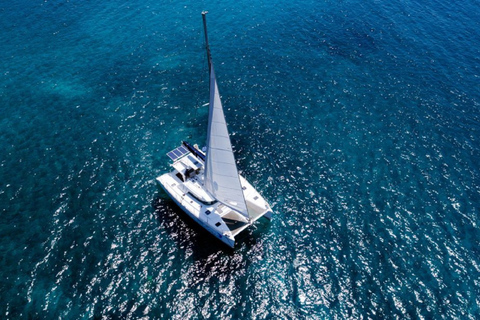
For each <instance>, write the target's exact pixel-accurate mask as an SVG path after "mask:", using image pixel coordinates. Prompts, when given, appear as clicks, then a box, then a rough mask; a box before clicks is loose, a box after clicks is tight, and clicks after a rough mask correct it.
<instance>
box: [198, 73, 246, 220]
mask: <svg viewBox="0 0 480 320" xmlns="http://www.w3.org/2000/svg"><path fill="white" fill-rule="evenodd" d="M209 108H210V112H209V116H208V133H207V157H206V161H205V187H206V189H207V190H208V191H209V192H210V193H211V194H212V195H213V196H214V197H215V199H217V200H218V201H220V202H222V203H223V204H225V205H227V206H229V207H231V208H232V209H234V210H236V211H238V212H240V213H241V214H242V215H244V216H245V217H247V218H248V211H247V205H246V203H245V198H244V196H243V190H242V186H241V184H240V178H239V176H238V170H237V165H236V163H235V157H234V155H233V150H232V144H231V142H230V136H229V135H228V129H227V123H226V122H225V115H224V114H223V107H222V102H221V100H220V94H219V93H218V87H217V80H216V78H215V72H214V70H213V65H210V107H209Z"/></svg>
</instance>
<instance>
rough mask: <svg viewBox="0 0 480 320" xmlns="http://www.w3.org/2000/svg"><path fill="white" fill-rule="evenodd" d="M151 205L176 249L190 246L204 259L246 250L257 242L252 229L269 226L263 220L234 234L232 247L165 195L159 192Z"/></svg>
mask: <svg viewBox="0 0 480 320" xmlns="http://www.w3.org/2000/svg"><path fill="white" fill-rule="evenodd" d="M152 207H153V209H154V210H155V215H156V218H157V220H158V221H159V223H160V227H161V228H165V230H166V231H167V233H168V234H169V235H170V236H171V237H172V239H173V240H174V241H175V242H176V243H177V245H178V247H179V248H182V247H183V248H185V249H191V250H192V251H193V253H194V255H195V256H197V257H198V258H200V259H201V258H206V257H208V256H210V255H211V254H213V253H218V252H223V253H224V254H227V255H233V254H234V253H235V251H236V250H238V249H240V248H243V247H246V248H243V249H246V250H247V251H248V250H250V249H251V248H254V247H255V246H257V245H259V244H260V243H259V241H258V240H257V236H258V235H256V233H257V232H255V230H256V229H257V228H258V227H259V228H261V229H263V228H264V227H267V228H268V226H269V223H268V222H266V223H265V226H263V223H259V224H258V226H257V225H254V226H251V227H250V228H249V229H247V230H244V231H243V232H241V233H240V234H238V235H237V236H236V237H235V240H236V245H235V248H234V249H232V248H230V247H229V246H227V245H225V244H224V243H223V242H221V241H219V240H218V239H217V238H216V237H215V236H213V235H212V234H211V233H209V232H208V231H206V230H205V229H204V228H202V227H201V226H199V225H198V223H196V222H195V221H194V220H193V219H192V218H190V217H189V216H188V215H187V214H186V213H185V212H183V210H182V209H180V208H179V207H178V206H177V205H176V204H175V202H174V201H173V200H171V199H170V198H169V197H168V195H167V194H164V193H163V192H160V193H159V194H157V196H156V197H155V198H154V199H153V200H152Z"/></svg>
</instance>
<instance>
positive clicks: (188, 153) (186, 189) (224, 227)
mask: <svg viewBox="0 0 480 320" xmlns="http://www.w3.org/2000/svg"><path fill="white" fill-rule="evenodd" d="M206 13H207V12H202V18H203V27H204V31H205V42H206V49H207V58H208V69H209V74H210V102H209V117H208V129H207V143H206V148H204V149H202V150H200V148H199V147H198V146H197V145H192V144H190V143H188V142H186V141H183V142H182V145H181V146H180V147H178V148H176V149H174V150H172V151H170V152H168V153H167V155H168V157H169V158H170V159H171V160H172V161H173V163H172V164H171V166H172V167H173V171H171V172H168V173H165V174H163V175H161V176H160V177H158V178H156V180H157V182H158V183H159V184H160V186H161V187H162V188H163V189H164V190H165V192H166V193H167V194H168V195H169V196H170V197H171V198H172V199H173V201H174V202H175V203H176V204H177V205H178V206H179V207H180V208H181V209H182V210H183V211H185V213H187V214H188V216H190V217H191V218H192V219H193V220H194V221H196V222H197V223H198V224H199V225H200V226H202V227H203V228H204V229H206V230H207V231H208V232H210V233H211V234H212V235H214V236H215V237H216V238H218V239H219V240H221V241H222V242H223V243H225V244H226V245H228V246H229V247H231V248H233V247H234V245H235V237H236V236H237V235H238V234H239V233H240V232H242V231H243V230H245V229H246V228H248V227H250V226H251V225H252V224H253V223H254V222H255V221H256V220H258V219H259V218H261V217H265V218H267V219H269V220H270V219H271V218H272V214H273V211H272V209H271V208H270V205H269V204H268V203H267V201H266V200H265V199H264V198H263V197H262V196H261V195H260V193H259V192H258V191H257V190H256V189H255V188H254V187H253V186H252V185H251V184H250V183H249V182H248V181H247V180H246V179H245V178H244V177H242V176H241V175H240V174H239V173H238V169H237V165H236V161H235V156H234V154H233V150H232V144H231V141H230V136H229V133H228V128H227V123H226V121H225V115H224V113H223V106H222V101H221V99H220V94H219V92H218V86H217V79H216V77H215V71H214V68H213V63H212V58H211V54H210V47H209V44H208V35H207V23H206Z"/></svg>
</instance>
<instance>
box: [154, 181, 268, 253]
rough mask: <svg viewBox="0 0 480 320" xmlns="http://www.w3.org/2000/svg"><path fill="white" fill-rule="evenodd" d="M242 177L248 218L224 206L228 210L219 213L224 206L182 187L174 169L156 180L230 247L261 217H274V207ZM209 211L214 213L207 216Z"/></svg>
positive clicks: (205, 227)
mask: <svg viewBox="0 0 480 320" xmlns="http://www.w3.org/2000/svg"><path fill="white" fill-rule="evenodd" d="M240 180H241V183H242V185H243V186H244V187H245V189H244V192H245V198H246V199H245V200H246V204H247V208H248V211H249V215H250V220H249V221H247V220H245V219H244V218H243V217H242V216H241V215H240V214H239V213H237V212H235V211H233V210H231V209H229V208H226V207H225V206H224V209H223V211H226V212H224V213H223V214H220V212H221V211H222V209H220V206H221V205H220V204H219V203H217V204H214V205H211V206H208V205H207V206H206V205H203V204H201V203H200V202H198V201H197V200H195V199H194V198H193V197H191V196H189V195H188V194H186V193H187V192H186V191H185V190H182V189H181V188H182V182H181V181H180V180H179V179H178V178H177V177H176V175H175V172H170V173H165V174H163V175H162V176H160V177H158V178H157V179H156V181H157V183H158V184H159V185H160V186H161V188H162V189H163V190H164V191H165V192H166V193H167V194H168V196H169V197H170V198H171V199H172V200H173V201H174V202H175V203H176V204H177V206H178V207H179V208H180V209H182V210H183V211H184V212H185V213H186V214H187V215H188V216H189V217H190V218H192V219H193V220H194V221H195V222H196V223H198V224H199V225H200V226H201V227H203V228H204V229H205V230H207V231H208V232H210V233H211V234H212V235H213V236H215V238H217V239H219V240H220V241H222V242H223V243H225V244H226V245H227V246H229V247H231V248H233V247H234V245H235V236H236V235H238V234H239V233H240V232H242V231H243V230H245V229H247V228H248V227H250V226H251V225H252V224H253V223H254V222H255V221H256V220H258V219H259V218H261V217H265V218H267V219H269V220H270V219H271V217H272V210H271V209H270V207H269V206H268V204H267V203H266V202H265V200H264V199H263V197H262V196H261V195H260V194H259V193H258V192H257V191H256V190H255V189H254V188H253V186H252V185H251V184H250V183H249V182H248V181H247V180H246V179H244V178H243V177H242V176H240ZM206 211H210V212H211V213H209V214H208V215H207V214H206Z"/></svg>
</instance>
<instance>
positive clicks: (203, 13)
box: [202, 11, 212, 72]
mask: <svg viewBox="0 0 480 320" xmlns="http://www.w3.org/2000/svg"><path fill="white" fill-rule="evenodd" d="M207 13H208V11H202V18H203V30H204V32H205V45H206V48H207V59H208V71H209V72H210V70H211V69H212V56H211V54H210V45H209V44H208V33H207Z"/></svg>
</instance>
